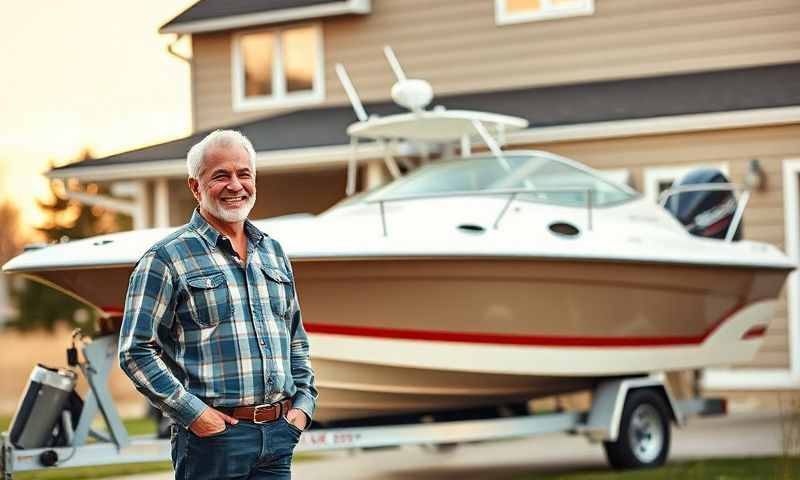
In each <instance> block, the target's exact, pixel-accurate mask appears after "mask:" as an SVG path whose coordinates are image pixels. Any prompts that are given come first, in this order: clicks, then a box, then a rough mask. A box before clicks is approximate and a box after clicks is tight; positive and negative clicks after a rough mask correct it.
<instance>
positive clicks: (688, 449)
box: [126, 414, 800, 480]
mask: <svg viewBox="0 0 800 480" xmlns="http://www.w3.org/2000/svg"><path fill="white" fill-rule="evenodd" d="M785 423H786V422H782V421H781V419H780V417H779V416H778V415H753V414H747V415H744V414H739V415H736V416H730V417H727V418H724V417H723V418H714V419H711V418H709V419H693V420H692V422H691V423H690V425H689V426H688V427H686V428H684V429H681V430H677V429H676V430H673V432H674V436H673V442H672V453H671V455H670V459H671V461H676V460H687V459H693V458H711V457H746V456H761V455H779V454H781V453H782V451H783V447H782V445H783V441H782V438H783V429H784V428H786V425H785ZM792 428H793V429H794V431H795V432H796V431H798V430H800V425H793V426H792ZM606 468H607V467H606V462H605V458H604V456H603V452H602V447H601V446H599V445H592V444H589V443H588V442H587V441H586V440H585V439H583V438H582V437H572V436H567V435H561V434H554V435H544V436H540V437H536V438H526V439H521V440H513V441H503V442H492V443H483V444H472V445H462V446H459V447H458V448H456V449H455V450H453V451H450V452H446V453H441V452H434V451H431V450H426V449H423V448H420V447H404V448H401V449H398V448H395V449H386V450H372V451H366V452H362V451H359V452H335V453H329V454H326V455H324V456H322V457H321V459H320V460H315V461H305V462H299V463H297V464H296V465H295V467H294V478H296V479H299V480H303V479H320V478H324V479H326V480H339V479H341V480H345V479H346V480H399V479H406V478H414V479H419V480H433V479H450V478H458V479H463V480H473V479H487V478H491V479H503V478H509V477H514V476H516V475H519V474H521V473H526V472H540V473H545V472H572V471H578V470H581V471H582V470H588V469H606ZM126 478H127V480H133V479H134V477H126ZM170 478H172V475H171V474H169V473H167V474H158V475H144V476H137V477H135V479H136V480H167V479H170Z"/></svg>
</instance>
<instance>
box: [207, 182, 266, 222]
mask: <svg viewBox="0 0 800 480" xmlns="http://www.w3.org/2000/svg"><path fill="white" fill-rule="evenodd" d="M209 197H210V195H208V192H206V191H204V190H202V189H201V190H200V208H202V209H204V210H206V211H207V212H209V213H211V215H214V216H215V217H217V218H218V219H220V220H222V221H223V222H227V223H236V222H243V221H245V219H247V216H248V215H250V211H251V210H252V209H253V206H255V204H256V193H255V192H253V194H252V195H249V196H248V197H247V203H245V204H244V205H242V206H241V207H239V208H225V206H224V205H222V203H221V202H214V201H212V200H211V199H210V198H209Z"/></svg>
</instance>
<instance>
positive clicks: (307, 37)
mask: <svg viewBox="0 0 800 480" xmlns="http://www.w3.org/2000/svg"><path fill="white" fill-rule="evenodd" d="M321 30H322V29H321V28H320V26H319V25H318V24H315V25H301V26H292V27H287V28H281V29H272V30H263V31H257V32H246V33H241V34H238V35H236V36H235V37H234V41H233V55H232V58H233V104H234V110H237V111H239V110H254V109H261V108H269V107H275V106H286V105H294V104H300V103H309V102H319V101H322V100H323V98H324V86H323V60H322V31H321Z"/></svg>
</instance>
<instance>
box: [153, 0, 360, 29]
mask: <svg viewBox="0 0 800 480" xmlns="http://www.w3.org/2000/svg"><path fill="white" fill-rule="evenodd" d="M369 12H370V0H268V1H265V0H200V1H199V2H197V3H195V4H194V5H192V6H191V7H189V8H187V9H186V10H184V11H183V12H182V13H181V14H179V15H178V16H177V17H175V18H173V19H172V20H170V21H169V22H167V23H165V24H164V25H163V26H162V27H161V28H160V29H159V32H161V33H201V32H213V31H219V30H230V29H233V28H243V27H252V26H257V25H267V24H272V23H278V22H288V21H294V20H307V19H312V18H323V17H330V16H335V15H346V14H367V13H369Z"/></svg>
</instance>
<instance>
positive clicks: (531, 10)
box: [494, 0, 594, 25]
mask: <svg viewBox="0 0 800 480" xmlns="http://www.w3.org/2000/svg"><path fill="white" fill-rule="evenodd" d="M494 12H495V23H497V25H506V24H509V23H521V22H534V21H538V20H549V19H552V18H561V17H572V16H576V15H591V14H593V13H594V0H494Z"/></svg>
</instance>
